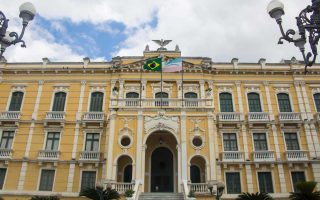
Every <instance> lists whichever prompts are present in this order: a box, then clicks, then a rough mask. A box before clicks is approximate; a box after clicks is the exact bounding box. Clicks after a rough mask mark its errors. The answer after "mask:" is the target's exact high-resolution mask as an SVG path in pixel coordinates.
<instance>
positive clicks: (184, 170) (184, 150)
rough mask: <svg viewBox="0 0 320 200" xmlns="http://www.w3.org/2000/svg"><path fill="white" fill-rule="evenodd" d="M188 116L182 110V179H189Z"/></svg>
mask: <svg viewBox="0 0 320 200" xmlns="http://www.w3.org/2000/svg"><path fill="white" fill-rule="evenodd" d="M186 127H187V116H186V112H185V111H181V144H180V145H181V179H182V181H183V180H188V174H187V168H188V163H187V144H186V143H187V131H186Z"/></svg>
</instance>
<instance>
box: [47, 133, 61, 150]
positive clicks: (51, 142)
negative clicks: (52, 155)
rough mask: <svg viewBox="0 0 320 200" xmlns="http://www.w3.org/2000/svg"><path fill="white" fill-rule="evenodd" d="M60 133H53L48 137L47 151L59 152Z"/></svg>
mask: <svg viewBox="0 0 320 200" xmlns="http://www.w3.org/2000/svg"><path fill="white" fill-rule="evenodd" d="M59 140H60V133H59V132H51V133H48V135H47V142H46V150H53V151H57V150H58V148H59Z"/></svg>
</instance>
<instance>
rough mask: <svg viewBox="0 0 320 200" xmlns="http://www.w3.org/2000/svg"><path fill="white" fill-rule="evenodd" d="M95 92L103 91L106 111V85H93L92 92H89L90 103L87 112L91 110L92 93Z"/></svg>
mask: <svg viewBox="0 0 320 200" xmlns="http://www.w3.org/2000/svg"><path fill="white" fill-rule="evenodd" d="M94 92H101V93H103V100H102V111H101V112H104V109H105V108H104V107H105V103H106V102H105V101H106V91H105V87H99V86H91V87H90V92H89V98H88V105H87V112H90V104H91V95H92V93H94Z"/></svg>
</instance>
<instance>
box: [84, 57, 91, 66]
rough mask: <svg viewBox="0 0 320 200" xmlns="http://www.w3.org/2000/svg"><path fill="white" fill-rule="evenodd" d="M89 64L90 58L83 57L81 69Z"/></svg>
mask: <svg viewBox="0 0 320 200" xmlns="http://www.w3.org/2000/svg"><path fill="white" fill-rule="evenodd" d="M89 63H90V58H89V57H84V58H83V67H84V68H87V67H88V65H89Z"/></svg>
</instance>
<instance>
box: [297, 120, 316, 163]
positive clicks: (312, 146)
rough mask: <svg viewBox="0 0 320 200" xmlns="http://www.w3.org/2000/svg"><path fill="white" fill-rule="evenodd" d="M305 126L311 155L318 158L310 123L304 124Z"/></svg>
mask: <svg viewBox="0 0 320 200" xmlns="http://www.w3.org/2000/svg"><path fill="white" fill-rule="evenodd" d="M303 127H304V131H305V134H306V138H307V144H308V145H307V146H308V151H309V154H310V157H311V158H316V157H317V156H316V152H315V147H314V144H313V141H312V135H311V131H310V126H309V124H304V125H303ZM300 137H301V135H300Z"/></svg>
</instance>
